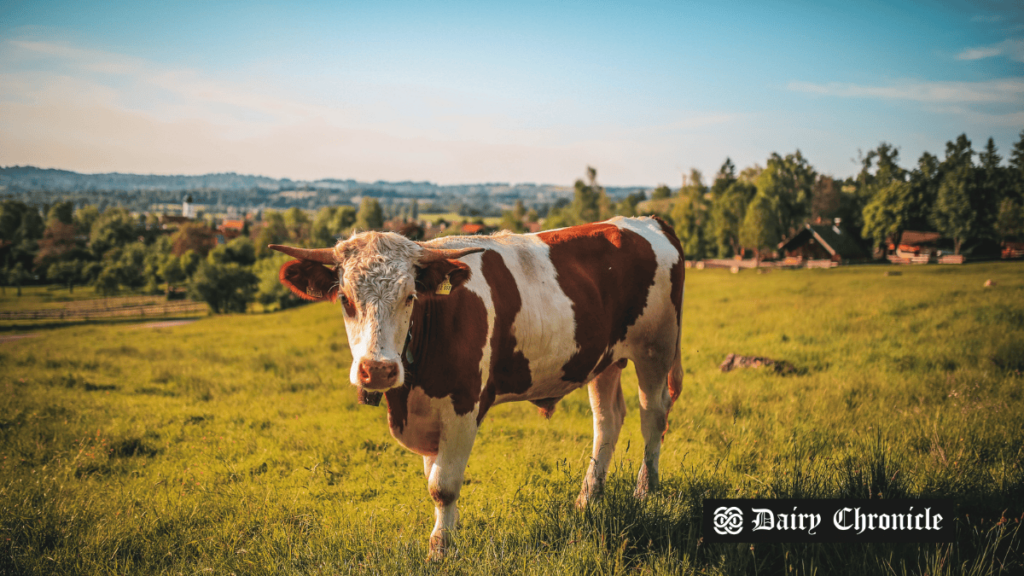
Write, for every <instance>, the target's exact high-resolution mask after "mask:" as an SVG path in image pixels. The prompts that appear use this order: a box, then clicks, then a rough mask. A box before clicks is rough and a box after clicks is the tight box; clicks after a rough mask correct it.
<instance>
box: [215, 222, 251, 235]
mask: <svg viewBox="0 0 1024 576" xmlns="http://www.w3.org/2000/svg"><path fill="white" fill-rule="evenodd" d="M244 230H245V220H224V221H222V222H221V223H220V226H218V227H217V231H218V232H220V233H221V234H222V235H223V236H224V238H225V240H233V239H235V238H238V237H239V236H241V235H242V231H244Z"/></svg>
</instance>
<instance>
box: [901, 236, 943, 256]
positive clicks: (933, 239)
mask: <svg viewBox="0 0 1024 576" xmlns="http://www.w3.org/2000/svg"><path fill="white" fill-rule="evenodd" d="M941 243H942V235H941V234H939V233H938V232H919V231H916V230H904V231H903V234H901V235H900V242H899V244H889V250H892V251H894V252H895V253H896V255H897V256H899V257H901V258H912V257H914V256H929V257H930V256H935V255H937V254H938V252H939V245H940V244H941Z"/></svg>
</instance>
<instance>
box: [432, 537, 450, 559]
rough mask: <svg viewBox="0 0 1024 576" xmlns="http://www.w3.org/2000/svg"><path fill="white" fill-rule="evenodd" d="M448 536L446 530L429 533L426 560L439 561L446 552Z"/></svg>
mask: <svg viewBox="0 0 1024 576" xmlns="http://www.w3.org/2000/svg"><path fill="white" fill-rule="evenodd" d="M448 540H449V537H448V533H447V532H446V531H443V532H435V533H434V534H431V535H430V550H429V551H428V552H427V562H441V561H442V560H444V557H445V555H446V554H447V552H448V544H449V542H448Z"/></svg>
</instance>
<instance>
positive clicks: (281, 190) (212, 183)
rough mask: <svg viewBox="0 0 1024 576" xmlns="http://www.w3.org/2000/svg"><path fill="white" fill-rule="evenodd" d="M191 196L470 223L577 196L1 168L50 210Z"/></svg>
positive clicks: (218, 204) (512, 187) (153, 205)
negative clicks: (420, 214)
mask: <svg viewBox="0 0 1024 576" xmlns="http://www.w3.org/2000/svg"><path fill="white" fill-rule="evenodd" d="M640 190H645V188H642V187H637V186H633V187H617V188H607V192H608V195H609V196H610V197H611V198H613V199H618V198H622V197H625V196H626V195H628V194H632V193H634V192H637V191H640ZM186 194H188V195H191V196H192V197H193V200H194V201H195V203H196V204H198V205H202V206H206V207H207V208H209V209H210V210H214V211H218V212H220V211H224V210H227V209H229V208H230V209H234V210H236V211H241V212H246V211H250V210H259V209H274V210H281V209H287V208H291V207H299V208H303V209H306V210H316V209H318V208H320V207H323V206H336V205H339V204H349V203H352V204H358V203H359V201H360V200H361V198H363V197H364V196H370V197H374V198H379V199H380V201H381V203H382V204H384V205H385V206H391V205H406V204H408V202H410V201H411V200H412V199H416V200H418V201H419V202H420V207H421V209H423V210H424V211H427V210H430V211H439V212H449V211H454V212H458V213H460V214H463V215H469V216H482V215H484V216H487V215H489V216H500V215H501V211H502V210H507V209H508V208H510V207H511V206H512V205H513V204H514V203H515V202H516V200H522V201H523V203H524V204H526V206H528V207H537V208H538V209H542V210H545V211H546V208H547V207H548V206H551V205H554V204H556V203H559V202H562V203H564V202H566V201H568V200H570V199H572V197H573V188H572V186H554V185H551V184H508V183H502V182H487V183H481V184H455V185H439V184H434V183H432V182H413V181H402V182H387V181H382V180H378V181H376V182H359V181H357V180H352V179H348V180H341V179H334V178H330V179H322V180H311V181H308V180H291V179H288V178H282V179H275V178H268V177H266V176H248V175H243V174H235V173H233V172H228V173H224V174H204V175H201V176H158V175H142V174H120V173H110V174H80V173H78V172H71V171H69V170H54V169H44V168H36V167H34V166H10V167H6V168H3V167H0V198H3V197H6V198H17V199H19V200H22V201H25V202H29V203H32V204H36V205H40V206H44V205H46V204H47V203H50V202H54V201H57V200H72V201H74V202H75V204H76V205H78V206H83V205H87V204H94V205H98V206H100V207H101V208H103V207H106V206H123V207H126V208H128V209H130V210H134V211H140V212H142V211H150V210H154V211H163V210H167V209H172V208H170V206H171V205H173V204H176V203H180V202H181V201H182V199H183V198H184V196H185V195H186Z"/></svg>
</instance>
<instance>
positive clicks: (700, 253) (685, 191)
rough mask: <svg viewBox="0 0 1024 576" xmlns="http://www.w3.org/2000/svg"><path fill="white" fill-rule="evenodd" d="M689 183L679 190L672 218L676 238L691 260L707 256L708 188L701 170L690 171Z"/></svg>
mask: <svg viewBox="0 0 1024 576" xmlns="http://www.w3.org/2000/svg"><path fill="white" fill-rule="evenodd" d="M688 182H689V183H688V184H687V185H686V186H683V187H682V188H680V189H679V196H678V197H677V198H676V202H675V205H674V206H673V207H672V214H671V218H672V222H673V223H674V224H675V226H674V228H675V232H676V236H678V237H679V242H680V243H681V244H682V245H683V252H684V253H686V254H687V255H688V256H689V257H691V258H694V259H700V258H704V257H706V256H707V238H706V233H707V224H708V203H707V199H706V198H705V194H706V193H707V188H706V187H705V186H704V183H703V181H702V175H701V173H700V170H697V169H696V168H694V169H692V170H691V171H690V178H689V180H688Z"/></svg>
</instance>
